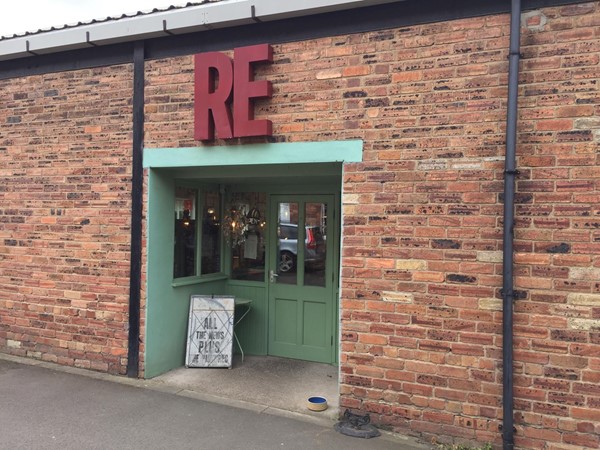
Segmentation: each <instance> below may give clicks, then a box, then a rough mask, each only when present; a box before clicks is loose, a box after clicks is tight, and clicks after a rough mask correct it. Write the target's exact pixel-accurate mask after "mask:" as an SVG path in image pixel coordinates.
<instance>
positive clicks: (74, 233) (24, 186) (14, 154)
mask: <svg viewBox="0 0 600 450" xmlns="http://www.w3.org/2000/svg"><path fill="white" fill-rule="evenodd" d="M131 80H132V69H131V66H115V67H110V68H100V69H93V70H81V71H73V72H66V73H57V74H49V75H43V76H32V77H27V78H19V79H11V80H4V81H0V124H1V127H0V174H1V175H0V349H1V351H3V352H9V353H12V354H15V355H21V356H28V357H33V358H38V359H42V360H45V361H54V362H58V363H60V364H64V365H71V366H77V367H84V368H91V369H95V370H101V371H107V372H112V373H123V372H124V370H125V366H126V356H127V310H128V301H129V241H130V227H129V223H130V214H131V213H130V211H131V202H130V197H131V189H130V186H131V156H130V155H131V147H132V144H131V131H130V130H131V121H132V117H131V93H132V81H131Z"/></svg>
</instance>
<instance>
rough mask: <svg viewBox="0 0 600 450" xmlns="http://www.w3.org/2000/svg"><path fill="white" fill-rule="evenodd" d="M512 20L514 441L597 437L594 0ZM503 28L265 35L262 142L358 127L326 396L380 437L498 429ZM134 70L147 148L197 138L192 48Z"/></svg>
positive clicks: (599, 49) (599, 333)
mask: <svg viewBox="0 0 600 450" xmlns="http://www.w3.org/2000/svg"><path fill="white" fill-rule="evenodd" d="M523 19H524V24H525V26H524V27H523V29H522V33H523V35H522V45H523V47H522V52H523V55H524V58H523V60H522V63H521V68H522V73H521V77H520V79H521V86H520V90H519V95H520V100H519V105H520V112H519V116H520V120H519V125H518V132H519V141H518V150H517V154H518V168H519V170H520V171H521V173H520V175H519V177H518V180H517V206H516V220H517V224H516V229H515V235H516V241H515V248H516V255H515V260H516V267H515V287H516V289H517V298H518V299H517V301H516V302H515V409H516V427H517V434H516V439H517V445H518V446H519V447H522V448H535V449H575V448H577V449H579V448H597V447H598V446H599V445H600V441H599V438H598V434H599V433H600V425H599V424H600V387H599V386H600V383H599V381H600V256H599V255H600V153H599V152H598V145H599V143H600V119H599V118H598V117H599V116H600V94H599V89H598V88H599V87H600V86H599V77H600V66H599V58H600V4H599V3H598V2H589V3H583V4H579V5H574V6H564V7H555V8H548V9H544V10H543V11H531V12H527V13H526V14H524V16H523ZM508 25H509V17H508V15H498V16H489V17H482V18H473V19H465V20H457V21H453V22H446V23H436V24H426V25H420V26H412V27H405V28H402V29H395V30H386V31H380V32H373V33H366V34H356V35H350V36H341V37H332V38H324V39H316V40H311V41H306V42H297V43H290V44H284V45H276V46H275V52H274V53H275V64H274V65H273V66H271V67H268V68H262V69H260V70H259V74H258V78H261V77H268V78H269V79H270V80H272V81H273V87H274V94H273V99H272V100H269V101H266V102H261V103H260V104H259V106H258V116H259V117H260V118H262V117H267V116H268V117H269V118H270V119H271V120H272V121H273V130H274V136H273V138H271V139H270V140H271V141H288V142H292V141H323V140H340V139H362V140H363V141H364V155H363V157H364V161H363V162H362V163H357V164H348V165H346V166H345V179H344V195H343V210H344V226H343V260H342V264H343V273H342V294H341V311H342V313H341V316H342V317H341V321H342V322H341V327H342V330H341V332H342V342H341V346H342V356H341V372H342V375H341V394H342V398H341V404H342V407H350V408H353V409H357V410H361V411H363V412H369V413H371V417H372V419H373V420H374V421H375V422H376V423H378V424H379V425H381V426H383V427H387V428H390V429H393V430H395V431H400V432H403V433H410V434H420V435H422V436H425V437H437V439H440V438H439V436H445V438H442V439H446V440H448V439H453V440H455V441H480V442H486V441H492V442H495V443H496V444H497V443H498V442H499V432H498V426H499V425H500V424H501V418H502V404H501V393H502V383H501V378H502V367H501V366H502V356H501V353H502V351H501V345H502V336H501V322H502V312H501V296H500V293H499V291H500V288H501V286H502V191H503V181H502V180H503V165H504V132H505V116H506V96H507V88H506V85H507V72H508V62H507V47H508V33H509V27H508ZM147 77H148V83H149V85H148V89H147V100H148V104H147V107H146V112H147V120H148V124H147V128H146V145H147V146H150V147H153V146H156V147H178V146H192V145H196V144H197V143H194V142H193V136H192V123H193V116H192V103H191V100H190V99H191V98H192V79H193V65H192V58H191V57H184V58H176V59H170V60H161V61H155V62H152V63H151V64H149V68H148V73H147ZM165 125H168V130H167V129H166V128H165ZM244 142H247V141H246V140H243V141H235V142H234V143H244ZM217 143H219V142H217ZM220 143H221V144H222V142H220Z"/></svg>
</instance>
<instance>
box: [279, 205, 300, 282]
mask: <svg viewBox="0 0 600 450" xmlns="http://www.w3.org/2000/svg"><path fill="white" fill-rule="evenodd" d="M298 218H299V204H298V203H279V218H278V222H277V259H278V263H277V283H278V284H297V282H298V264H297V263H298Z"/></svg>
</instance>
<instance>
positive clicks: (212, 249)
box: [200, 191, 221, 275]
mask: <svg viewBox="0 0 600 450" xmlns="http://www.w3.org/2000/svg"><path fill="white" fill-rule="evenodd" d="M202 196H203V202H202V205H203V206H202V241H201V244H200V252H201V254H202V259H201V261H200V270H201V274H202V275H207V274H211V273H218V272H221V196H220V195H219V193H218V192H216V191H212V192H211V191H208V192H205V193H204V194H202Z"/></svg>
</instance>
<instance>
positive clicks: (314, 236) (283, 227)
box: [277, 223, 325, 272]
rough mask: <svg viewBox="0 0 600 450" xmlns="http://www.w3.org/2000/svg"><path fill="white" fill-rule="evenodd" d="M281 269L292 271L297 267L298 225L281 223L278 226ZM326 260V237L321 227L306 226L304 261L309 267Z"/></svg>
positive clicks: (281, 270)
mask: <svg viewBox="0 0 600 450" xmlns="http://www.w3.org/2000/svg"><path fill="white" fill-rule="evenodd" d="M277 231H278V238H279V271H280V272H290V271H291V270H294V269H295V267H296V258H297V257H298V225H296V224H292V223H281V224H279V228H278V230H277ZM324 262H325V238H324V236H323V233H321V228H320V227H306V233H305V239H304V263H305V264H306V266H307V267H313V266H318V265H321V264H323V263H324Z"/></svg>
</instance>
